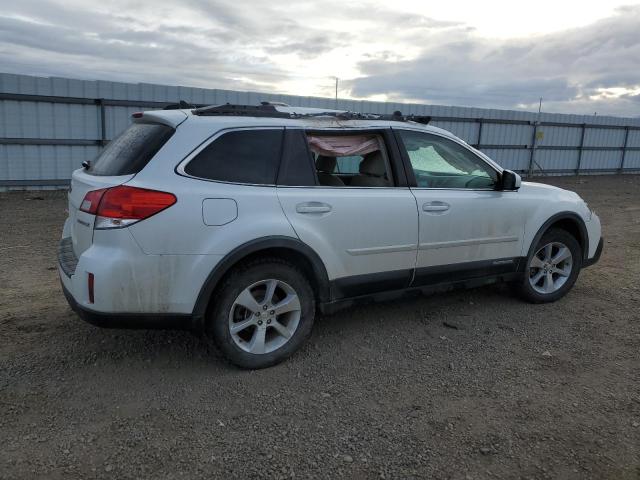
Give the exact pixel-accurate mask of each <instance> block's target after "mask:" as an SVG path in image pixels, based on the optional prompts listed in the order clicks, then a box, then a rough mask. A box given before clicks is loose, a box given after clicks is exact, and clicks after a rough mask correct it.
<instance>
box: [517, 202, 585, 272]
mask: <svg viewBox="0 0 640 480" xmlns="http://www.w3.org/2000/svg"><path fill="white" fill-rule="evenodd" d="M560 220H572V221H574V222H575V223H576V224H577V225H578V230H579V231H580V237H582V238H579V239H578V242H579V243H580V245H581V246H583V247H584V248H583V251H582V263H584V262H586V261H587V260H588V258H589V234H588V233H587V226H586V225H585V224H584V220H583V219H582V217H581V216H580V215H578V214H577V213H575V212H560V213H556V214H555V215H553V216H552V217H550V218H549V219H548V220H547V221H546V222H544V223H543V224H542V226H541V227H540V228H539V229H538V233H536V236H535V237H533V241H532V242H531V245H530V246H529V252H528V254H527V257H526V260H529V258H530V256H531V255H532V254H533V249H534V248H535V246H536V245H537V244H538V242H539V241H540V239H541V238H542V236H543V235H544V233H545V232H546V231H547V230H549V227H550V226H551V225H553V224H554V223H556V222H558V221H560Z"/></svg>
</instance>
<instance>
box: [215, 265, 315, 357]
mask: <svg viewBox="0 0 640 480" xmlns="http://www.w3.org/2000/svg"><path fill="white" fill-rule="evenodd" d="M268 294H271V297H270V299H269V298H266V297H267V295H268ZM214 295H215V297H214V298H213V302H214V305H213V308H212V309H211V310H210V314H209V318H208V319H207V335H208V336H209V337H210V338H212V339H213V340H214V342H215V343H216V345H217V346H218V348H219V349H220V350H221V351H222V353H223V354H224V356H225V357H226V359H227V360H229V362H231V363H233V364H234V365H237V366H238V367H241V368H247V369H258V368H265V367H270V366H272V365H276V364H277V363H280V362H282V361H283V360H285V359H287V358H289V357H290V356H291V355H292V354H293V353H294V352H295V351H296V350H298V349H299V348H300V347H301V346H302V345H303V344H304V342H305V341H306V340H307V338H308V337H309V335H310V334H311V330H312V327H313V321H314V316H315V298H314V294H313V289H312V288H311V285H310V284H309V281H308V280H307V278H306V277H305V275H304V274H303V273H302V271H301V270H300V269H299V268H297V267H296V266H295V265H293V264H291V263H289V262H286V261H284V260H281V259H278V258H268V259H261V260H257V261H254V262H250V263H247V264H245V265H241V266H239V267H237V268H235V269H234V270H233V271H232V272H231V273H230V274H229V275H228V276H227V277H226V278H225V279H224V281H223V282H222V285H221V287H220V288H219V289H216V291H215V293H214ZM296 299H297V302H296ZM271 307H273V308H271ZM232 328H233V329H234V331H233V332H232Z"/></svg>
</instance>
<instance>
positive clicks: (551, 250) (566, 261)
mask: <svg viewBox="0 0 640 480" xmlns="http://www.w3.org/2000/svg"><path fill="white" fill-rule="evenodd" d="M581 266H582V248H580V244H579V243H578V241H577V240H576V239H575V238H574V237H573V235H571V234H570V233H568V232H566V231H564V230H560V229H551V230H549V231H548V232H546V233H545V234H544V235H543V236H542V238H541V239H540V241H539V242H538V243H537V245H535V247H533V249H532V251H531V252H530V253H529V256H528V257H527V265H526V268H525V271H524V275H523V278H522V280H521V283H520V285H519V290H520V294H521V296H522V297H523V298H524V299H525V300H527V301H529V302H532V303H548V302H555V301H556V300H558V299H560V298H562V297H564V296H565V295H566V294H567V292H569V290H571V288H572V287H573V284H574V283H575V282H576V279H577V278H578V274H579V273H580V268H581Z"/></svg>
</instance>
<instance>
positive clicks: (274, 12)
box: [0, 0, 640, 115]
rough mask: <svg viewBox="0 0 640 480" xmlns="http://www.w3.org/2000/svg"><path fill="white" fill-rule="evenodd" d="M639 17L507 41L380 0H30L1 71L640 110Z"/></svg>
mask: <svg viewBox="0 0 640 480" xmlns="http://www.w3.org/2000/svg"><path fill="white" fill-rule="evenodd" d="M424 10H425V11H428V10H429V9H427V8H426V7H425V8H424ZM638 25H640V7H639V6H630V7H623V8H620V9H618V10H617V11H616V13H615V14H614V15H612V16H610V17H608V18H604V19H601V20H600V21H597V22H595V23H592V24H590V25H586V26H583V27H580V28H575V29H572V30H567V31H564V32H558V33H553V34H548V35H538V36H535V37H524V38H514V39H495V38H487V37H486V36H482V35H480V34H479V33H478V32H477V31H476V30H474V28H472V27H471V26H470V25H468V24H465V23H463V22H458V21H451V20H441V19H437V18H432V17H430V16H426V15H420V14H415V13H411V12H408V11H406V10H405V11H401V10H400V9H396V8H395V5H394V6H393V7H392V6H389V4H383V3H382V2H374V1H373V0H360V1H353V2H343V1H339V0H325V1H324V2H322V3H318V2H308V1H304V0H300V1H298V2H290V1H287V2H285V1H283V0H271V1H269V2H251V4H248V3H247V2H233V1H231V0H183V1H182V2H179V3H177V2H171V1H169V0H155V1H154V2H148V3H145V2H130V1H128V0H111V1H109V2H98V1H97V0H21V1H20V2H13V3H12V4H11V5H10V6H7V7H5V8H4V9H3V11H2V12H0V65H1V67H0V69H2V70H3V71H9V72H13V73H26V74H35V75H44V76H49V75H54V76H64V77H74V78H90V79H106V80H120V81H128V82H153V83H166V84H173V85H176V84H177V85H189V86H199V87H208V88H226V89H236V90H258V91H271V92H283V93H292V94H304V95H331V94H332V91H333V77H334V76H338V77H340V78H341V82H340V84H341V92H342V94H345V95H347V94H348V95H349V96H351V97H352V98H371V97H378V96H381V95H385V96H387V97H388V98H389V99H390V100H394V101H410V102H420V103H425V102H426V103H438V104H450V105H471V106H483V107H495V108H537V102H538V98H539V97H543V98H544V103H543V108H544V109H545V110H547V111H560V112H570V113H586V112H589V113H592V112H593V111H595V110H598V111H599V113H600V114H626V115H637V114H638V104H639V102H638V95H639V92H640V80H639V79H638V78H639V77H638V73H637V65H638V62H637V59H638V58H640V29H638V28H637V26H638Z"/></svg>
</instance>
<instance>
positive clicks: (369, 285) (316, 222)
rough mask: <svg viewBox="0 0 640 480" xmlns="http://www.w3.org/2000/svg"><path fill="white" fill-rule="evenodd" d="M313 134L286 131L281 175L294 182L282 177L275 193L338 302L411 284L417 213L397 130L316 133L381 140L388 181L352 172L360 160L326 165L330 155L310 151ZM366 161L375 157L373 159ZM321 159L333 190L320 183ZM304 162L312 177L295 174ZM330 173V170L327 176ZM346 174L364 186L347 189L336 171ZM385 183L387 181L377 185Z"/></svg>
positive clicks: (350, 157) (351, 158) (350, 158)
mask: <svg viewBox="0 0 640 480" xmlns="http://www.w3.org/2000/svg"><path fill="white" fill-rule="evenodd" d="M308 134H309V132H305V131H303V130H295V129H294V130H292V129H287V140H286V141H285V145H286V147H285V152H284V155H283V163H282V166H281V172H283V171H284V172H285V176H288V177H293V178H283V176H282V175H280V176H279V179H278V187H277V191H278V197H279V199H280V203H281V205H282V208H283V210H284V213H285V215H286V217H287V218H288V219H289V222H290V223H291V225H292V226H293V228H294V230H295V232H296V234H297V235H298V236H299V238H300V240H302V241H303V242H304V243H306V244H307V245H308V246H310V247H311V248H312V249H313V250H315V252H316V253H317V254H318V255H319V256H320V258H321V259H322V261H323V262H324V265H325V267H326V269H327V273H328V275H329V279H330V281H331V287H332V296H333V298H345V297H353V296H358V295H364V294H369V293H374V292H380V291H386V290H393V289H400V288H405V287H407V286H408V284H409V282H410V280H411V277H412V275H413V270H414V267H415V261H416V252H417V244H418V214H417V210H416V203H415V198H414V196H413V195H412V193H411V191H410V190H409V188H408V186H407V183H406V177H405V175H404V169H403V168H402V166H401V164H400V159H399V152H398V150H397V145H396V144H395V141H394V139H393V137H392V133H391V130H390V129H388V128H387V129H374V130H367V131H363V130H346V129H341V130H340V131H339V132H336V131H335V130H333V131H325V132H323V131H314V132H313V134H314V135H316V136H320V137H322V135H332V136H334V137H335V136H336V135H345V136H347V135H350V134H351V135H360V136H362V135H371V136H373V137H375V138H377V139H378V140H379V142H380V151H379V152H378V153H380V155H382V156H383V157H384V163H385V165H386V167H385V168H386V170H387V171H386V172H385V173H384V176H386V178H384V176H379V177H377V178H375V177H373V176H372V177H370V179H368V178H369V177H367V175H366V174H362V173H359V172H362V171H363V170H367V166H366V165H364V166H360V167H359V170H353V168H352V165H353V164H354V159H355V160H357V157H358V156H357V155H356V156H354V155H346V154H345V155H344V156H342V157H340V156H338V157H336V158H337V160H338V161H337V162H336V164H335V165H334V166H333V167H327V166H326V164H329V165H330V164H331V163H332V162H327V157H328V156H330V155H328V154H327V152H325V155H319V154H318V153H316V154H314V153H313V151H312V150H311V149H310V147H309V142H308V137H307V135H308ZM328 153H329V154H330V153H331V152H328ZM378 153H375V154H373V156H376V155H377V154H378ZM365 156H366V157H367V158H370V157H371V156H372V154H371V153H368V154H366V155H365ZM316 157H322V158H316ZM377 158H378V161H379V157H377ZM343 160H344V161H343ZM316 161H317V162H318V165H319V166H320V163H321V162H322V163H323V166H322V167H319V168H322V169H323V172H322V173H323V174H324V176H325V177H329V179H327V180H326V183H331V184H332V185H334V186H331V185H328V184H325V185H320V183H319V181H318V174H317V172H316V167H315V165H316ZM360 164H362V161H361V162H360ZM301 165H304V166H305V168H307V169H309V170H308V171H309V173H310V175H308V176H306V175H305V174H293V175H292V174H291V172H294V171H296V170H297V169H298V170H299V167H300V166H301ZM380 165H381V164H379V166H380ZM340 167H342V171H341V169H340ZM369 167H370V166H369ZM328 168H331V169H332V171H327V169H328ZM345 171H348V173H347V174H346V175H344V176H343V179H344V181H346V182H350V181H353V182H354V183H358V184H365V185H364V186H350V185H348V184H344V181H343V180H342V179H340V178H339V177H338V174H340V173H342V174H344V172H345ZM349 176H352V177H353V178H349ZM330 180H331V181H330ZM380 183H386V184H385V185H384V186H374V185H378V184H380ZM336 184H339V186H335V185H336ZM367 185H369V186H367Z"/></svg>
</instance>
